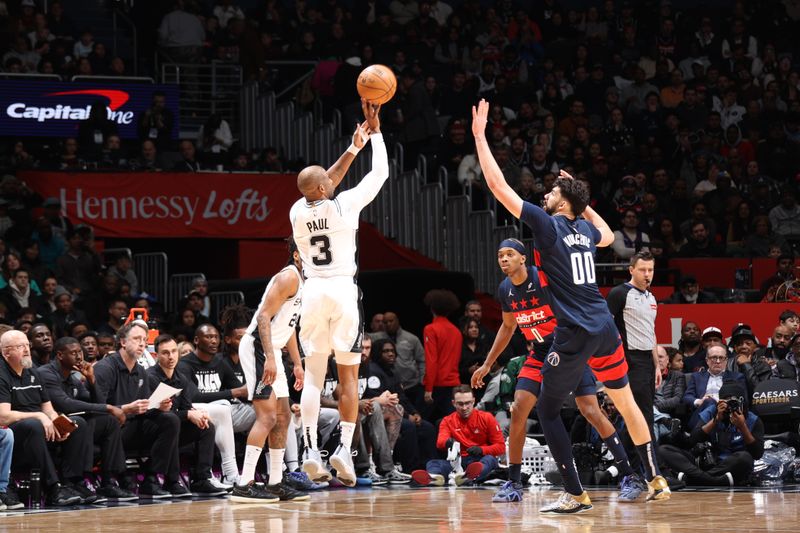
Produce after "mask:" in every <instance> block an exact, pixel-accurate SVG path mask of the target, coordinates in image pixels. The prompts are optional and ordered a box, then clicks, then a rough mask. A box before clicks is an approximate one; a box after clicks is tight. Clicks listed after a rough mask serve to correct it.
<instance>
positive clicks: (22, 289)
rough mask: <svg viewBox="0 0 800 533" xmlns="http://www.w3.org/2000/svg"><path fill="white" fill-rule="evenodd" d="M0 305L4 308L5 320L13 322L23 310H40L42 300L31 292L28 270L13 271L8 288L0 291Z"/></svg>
mask: <svg viewBox="0 0 800 533" xmlns="http://www.w3.org/2000/svg"><path fill="white" fill-rule="evenodd" d="M0 303H2V304H3V305H5V307H6V318H7V319H9V320H12V321H13V320H16V319H17V318H19V315H20V311H21V310H22V309H23V308H28V307H32V308H34V309H41V308H42V307H43V305H44V300H43V299H42V297H41V296H39V295H37V294H36V293H35V292H34V291H33V288H32V287H31V284H30V274H29V273H28V270H27V269H26V268H24V267H20V268H18V269H17V270H16V271H14V275H13V278H12V279H11V281H10V282H9V284H8V286H7V287H5V288H4V289H0Z"/></svg>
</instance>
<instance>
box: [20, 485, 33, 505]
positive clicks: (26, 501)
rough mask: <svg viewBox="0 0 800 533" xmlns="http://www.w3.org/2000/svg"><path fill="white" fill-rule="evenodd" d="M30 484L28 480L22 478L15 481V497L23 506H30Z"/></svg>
mask: <svg viewBox="0 0 800 533" xmlns="http://www.w3.org/2000/svg"><path fill="white" fill-rule="evenodd" d="M30 490H31V485H30V481H28V480H27V479H23V480H20V481H18V482H17V497H19V501H20V502H22V504H23V505H24V506H25V507H30V506H31V492H30Z"/></svg>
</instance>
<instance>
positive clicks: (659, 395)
mask: <svg viewBox="0 0 800 533" xmlns="http://www.w3.org/2000/svg"><path fill="white" fill-rule="evenodd" d="M669 350H672V351H673V352H672V353H673V354H674V355H673V360H674V358H675V357H676V356H678V355H677V354H678V351H677V350H674V349H672V348H670V349H669ZM657 353H658V370H659V372H661V383H660V384H659V386H658V387H656V395H655V403H654V405H655V408H656V410H657V411H658V413H661V414H665V415H669V416H677V414H678V408H679V407H680V405H681V401H682V400H683V395H684V393H685V392H686V376H685V375H684V373H683V372H682V371H681V370H680V369H676V368H671V365H670V358H669V355H668V353H669V352H668V351H667V348H665V347H664V346H661V345H659V346H658V347H657ZM678 357H679V356H678Z"/></svg>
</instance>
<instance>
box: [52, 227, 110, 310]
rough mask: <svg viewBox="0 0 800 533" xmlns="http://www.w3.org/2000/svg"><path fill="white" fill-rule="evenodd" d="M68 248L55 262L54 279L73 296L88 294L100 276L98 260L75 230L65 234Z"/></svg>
mask: <svg viewBox="0 0 800 533" xmlns="http://www.w3.org/2000/svg"><path fill="white" fill-rule="evenodd" d="M67 244H68V246H69V248H68V249H67V251H66V253H65V254H64V255H62V256H61V257H59V258H58V260H57V261H56V278H58V279H59V281H61V283H62V284H63V285H64V286H65V287H66V288H67V289H68V290H69V291H70V292H71V293H72V294H74V295H76V296H77V295H79V294H81V293H87V294H88V293H90V292H91V291H92V289H93V288H94V287H95V285H96V283H97V278H98V275H99V274H100V268H101V264H100V258H99V257H98V256H97V254H95V253H92V252H91V251H90V250H89V248H88V246H87V243H86V241H85V240H84V238H83V237H82V236H81V234H80V232H79V231H78V230H77V229H73V230H72V232H71V233H68V234H67Z"/></svg>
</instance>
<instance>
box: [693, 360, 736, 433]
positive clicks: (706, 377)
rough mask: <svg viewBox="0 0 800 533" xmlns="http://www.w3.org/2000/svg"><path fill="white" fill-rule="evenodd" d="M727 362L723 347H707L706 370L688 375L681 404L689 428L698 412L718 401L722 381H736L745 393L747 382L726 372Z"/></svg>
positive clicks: (734, 373) (695, 420)
mask: <svg viewBox="0 0 800 533" xmlns="http://www.w3.org/2000/svg"><path fill="white" fill-rule="evenodd" d="M727 362H728V350H727V349H725V346H724V345H722V344H713V345H711V346H709V348H708V350H707V352H706V364H708V370H707V371H705V370H700V371H698V372H692V373H691V374H689V376H688V378H687V382H686V393H685V394H684V395H683V403H684V404H685V405H686V407H687V408H688V409H689V413H690V418H689V427H694V426H695V424H696V423H697V420H698V416H699V415H700V411H702V410H703V409H704V408H705V407H707V406H708V405H709V404H714V403H716V402H717V401H718V400H719V389H720V387H721V386H722V382H723V381H726V380H732V381H737V382H738V383H740V384H741V386H742V388H743V389H744V390H745V391H746V390H747V382H746V381H745V377H744V375H742V374H741V373H739V372H736V371H733V370H727V369H726V368H725V367H726V364H727Z"/></svg>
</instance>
